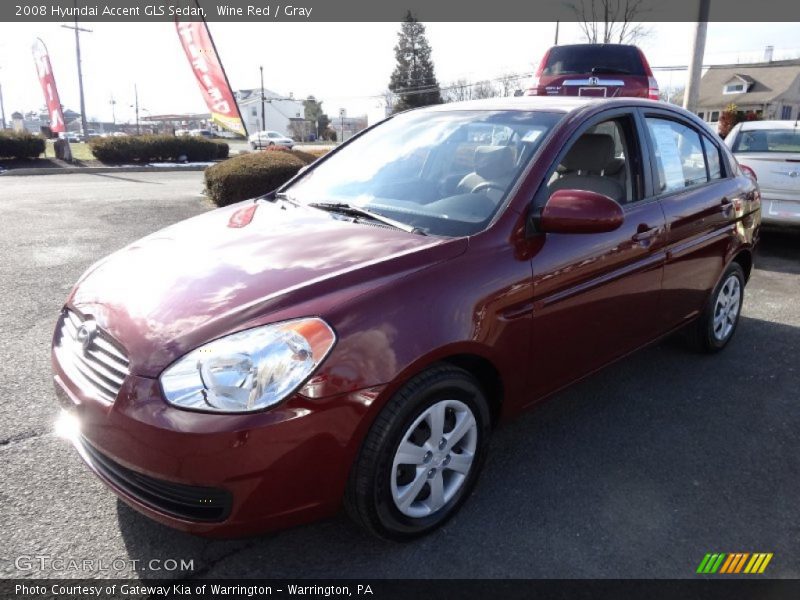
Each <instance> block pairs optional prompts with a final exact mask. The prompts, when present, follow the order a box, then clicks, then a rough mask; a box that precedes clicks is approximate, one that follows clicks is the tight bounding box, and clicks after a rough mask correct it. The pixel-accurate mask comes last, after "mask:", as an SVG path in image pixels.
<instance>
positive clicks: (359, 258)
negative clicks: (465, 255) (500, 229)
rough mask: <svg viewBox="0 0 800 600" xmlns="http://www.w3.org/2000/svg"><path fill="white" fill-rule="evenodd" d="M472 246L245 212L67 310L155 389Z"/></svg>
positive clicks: (155, 245)
mask: <svg viewBox="0 0 800 600" xmlns="http://www.w3.org/2000/svg"><path fill="white" fill-rule="evenodd" d="M253 207H255V209H254V210H255V212H254V213H253V215H252V220H251V221H248V220H247V218H246V217H247V209H252V208H253ZM243 213H244V215H245V218H244V219H242V215H243ZM232 218H233V221H237V220H238V221H239V223H238V225H239V226H231V225H232ZM466 245H467V241H466V239H446V238H437V237H432V236H431V237H428V236H422V235H416V234H411V233H406V232H403V231H399V230H396V229H389V228H386V227H377V226H372V225H367V224H364V223H353V222H352V221H351V220H345V219H343V218H342V217H340V216H338V215H334V214H331V213H326V212H323V211H320V210H316V209H312V208H308V207H299V206H295V205H293V204H290V203H288V202H282V201H278V202H277V203H272V202H267V201H259V202H255V203H254V202H253V201H247V202H243V203H239V204H237V205H233V206H230V207H226V208H223V209H218V210H215V211H211V212H208V213H205V214H203V215H200V216H198V217H194V218H192V219H188V220H186V221H183V222H180V223H177V224H175V225H172V226H170V227H167V228H166V229H163V230H161V231H159V232H157V233H154V234H152V235H149V236H147V237H145V238H142V239H141V240H139V241H137V242H134V243H132V244H130V245H129V246H127V247H125V248H123V249H121V250H119V251H117V252H116V253H114V254H111V255H110V256H108V257H107V258H105V259H103V260H101V261H99V262H98V263H96V264H95V265H93V266H92V267H90V268H89V270H88V271H87V272H86V273H85V274H84V275H83V276H82V277H81V279H80V280H79V281H78V283H77V284H76V286H75V288H74V289H73V291H72V293H71V294H70V297H69V299H68V302H67V303H68V305H69V306H71V307H73V308H75V309H77V310H78V311H79V312H80V313H82V314H84V315H86V316H91V317H93V318H94V319H95V320H96V321H97V322H98V324H99V325H100V326H101V327H102V328H104V329H105V330H106V331H108V332H109V333H110V334H111V335H112V336H113V337H114V338H115V339H116V340H117V341H118V342H119V343H120V344H122V346H123V347H124V348H125V350H126V351H127V353H128V356H129V358H130V362H131V370H132V371H133V372H135V373H137V374H139V375H143V376H149V377H156V376H157V375H158V374H159V373H160V372H161V371H162V370H163V369H164V368H165V367H166V366H168V365H169V364H171V363H172V362H174V361H175V360H176V359H178V358H179V357H180V356H182V355H183V354H185V353H186V352H188V351H189V350H191V349H193V348H196V347H197V346H199V345H202V344H203V343H205V342H207V341H209V340H212V339H215V338H217V337H219V336H221V335H225V334H227V333H231V332H233V331H237V330H239V329H243V328H246V327H249V326H254V325H256V324H258V323H262V322H269V321H270V319H269V316H270V315H276V320H278V319H283V318H292V317H299V316H307V315H310V314H316V315H323V316H324V312H325V310H326V308H329V307H331V305H332V304H331V303H332V302H336V303H339V302H342V301H345V300H346V299H347V298H348V297H352V296H354V295H358V294H361V293H363V292H364V291H366V290H367V289H369V285H370V283H371V282H373V281H374V280H377V279H381V280H386V278H391V277H396V276H402V275H403V274H406V273H408V272H409V271H413V270H417V269H421V268H424V267H426V266H428V265H430V264H432V263H435V262H439V261H441V260H446V259H447V258H450V257H453V256H456V255H457V254H460V253H461V252H463V251H464V250H465V249H466ZM293 312H294V313H297V314H292V313H293Z"/></svg>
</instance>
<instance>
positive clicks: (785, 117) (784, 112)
mask: <svg viewBox="0 0 800 600" xmlns="http://www.w3.org/2000/svg"><path fill="white" fill-rule="evenodd" d="M791 118H792V107H791V106H784V107H783V108H782V109H781V121H790V120H791Z"/></svg>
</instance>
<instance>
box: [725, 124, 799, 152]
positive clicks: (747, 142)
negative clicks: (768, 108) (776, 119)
mask: <svg viewBox="0 0 800 600" xmlns="http://www.w3.org/2000/svg"><path fill="white" fill-rule="evenodd" d="M733 151H734V152H795V153H796V152H800V130H798V129H753V130H750V131H741V132H739V135H738V136H736V141H735V142H734V144H733Z"/></svg>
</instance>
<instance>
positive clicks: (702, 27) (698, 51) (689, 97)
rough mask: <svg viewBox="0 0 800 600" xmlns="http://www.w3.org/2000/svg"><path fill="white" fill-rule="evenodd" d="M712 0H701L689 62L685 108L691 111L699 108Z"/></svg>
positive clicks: (684, 95)
mask: <svg viewBox="0 0 800 600" xmlns="http://www.w3.org/2000/svg"><path fill="white" fill-rule="evenodd" d="M710 4H711V0H700V6H699V10H698V15H697V23H696V24H695V30H694V41H693V42H692V62H691V63H689V76H688V81H687V82H686V91H685V92H684V94H683V108H685V109H686V110H689V111H691V112H695V111H696V109H697V101H698V100H699V98H700V75H701V74H702V71H703V52H704V51H705V48H706V31H707V30H708V13H709V6H710Z"/></svg>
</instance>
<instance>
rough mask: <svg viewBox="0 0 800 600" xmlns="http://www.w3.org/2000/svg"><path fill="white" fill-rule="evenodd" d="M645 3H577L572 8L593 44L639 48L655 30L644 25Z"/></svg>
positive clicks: (631, 0) (620, 0) (598, 0)
mask: <svg viewBox="0 0 800 600" xmlns="http://www.w3.org/2000/svg"><path fill="white" fill-rule="evenodd" d="M644 3H645V0H576V2H575V3H573V4H571V5H570V7H571V8H572V10H573V12H574V13H575V16H576V17H577V20H578V25H579V26H580V28H581V30H582V31H583V36H584V37H585V38H586V41H587V42H589V43H590V44H614V43H616V44H635V43H637V42H639V41H640V40H642V39H644V38H646V37H647V36H649V35H650V34H651V33H652V30H651V29H649V28H647V27H645V25H644V24H643V23H642V22H641V18H642V16H643V15H644V14H645V13H646V12H647V10H646V8H645V4H644Z"/></svg>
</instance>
